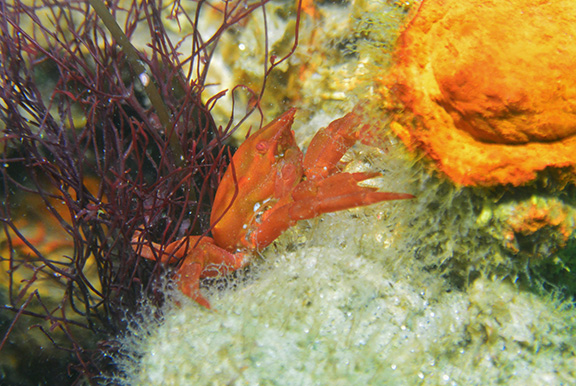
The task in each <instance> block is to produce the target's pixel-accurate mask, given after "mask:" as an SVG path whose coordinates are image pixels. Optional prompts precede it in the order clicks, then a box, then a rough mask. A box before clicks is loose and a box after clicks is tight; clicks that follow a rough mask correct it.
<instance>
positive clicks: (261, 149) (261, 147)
mask: <svg viewBox="0 0 576 386" xmlns="http://www.w3.org/2000/svg"><path fill="white" fill-rule="evenodd" d="M267 150H268V142H267V141H262V142H258V144H257V145H256V151H257V152H258V153H262V154H263V153H266V151H267Z"/></svg>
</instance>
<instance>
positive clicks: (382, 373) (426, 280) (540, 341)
mask: <svg viewBox="0 0 576 386" xmlns="http://www.w3.org/2000/svg"><path fill="white" fill-rule="evenodd" d="M399 154H400V153H395V151H394V150H393V149H388V152H387V153H386V155H387V157H388V158H387V159H388V162H387V172H386V173H385V176H384V178H383V179H382V181H381V182H382V186H386V187H387V189H386V190H393V191H410V192H413V193H416V194H417V199H415V200H411V201H396V202H388V203H381V204H378V205H374V206H371V207H369V208H363V209H357V210H351V211H346V212H342V213H336V214H328V215H324V216H322V217H321V218H317V219H315V220H312V221H307V222H302V223H300V224H299V226H298V227H297V228H296V229H293V230H292V231H290V232H288V233H287V234H285V235H283V236H282V237H281V238H280V239H279V240H278V241H277V242H276V243H275V244H273V245H272V246H270V247H269V248H267V249H266V251H265V252H264V256H263V259H261V260H257V261H255V262H254V264H253V265H252V267H251V269H250V270H249V271H246V272H243V273H242V274H240V275H239V276H238V277H236V279H234V281H233V283H230V284H233V285H230V286H229V289H226V290H224V291H221V292H214V293H213V294H212V296H210V301H211V303H212V305H213V307H214V310H206V309H204V308H202V307H199V306H197V305H196V304H193V303H191V302H189V301H187V300H186V299H180V298H179V297H178V296H179V295H177V294H174V295H173V296H174V299H179V300H180V301H181V302H182V306H181V307H175V306H167V308H166V309H165V310H164V316H163V320H162V321H161V322H158V321H155V319H153V318H150V320H148V321H147V322H146V323H140V324H138V325H136V326H135V328H134V329H133V334H132V335H130V336H128V337H127V338H126V340H125V346H124V349H125V350H126V352H127V353H128V354H129V355H128V357H127V358H128V359H126V358H125V359H124V360H122V361H119V362H118V363H119V364H120V365H121V366H122V369H123V370H124V376H123V378H122V379H121V381H122V382H123V384H126V385H141V384H142V385H143V384H159V383H162V384H165V385H182V384H195V385H204V384H231V385H257V384H264V385H294V384H297V385H316V384H330V385H333V384H334V385H350V384H386V385H405V384H424V385H443V384H496V383H502V384H518V385H524V384H562V383H563V384H572V383H574V382H576V370H575V369H576V366H575V364H576V335H575V329H576V324H575V323H574V321H575V320H576V312H575V310H574V308H573V307H572V306H570V305H569V304H567V303H561V302H560V301H558V300H557V299H555V298H554V297H552V296H550V295H544V296H542V295H538V294H535V293H532V292H530V291H525V290H523V289H521V288H518V286H517V285H516V284H515V283H514V281H513V280H510V276H508V277H506V278H504V279H502V278H499V277H497V275H495V274H494V273H493V272H491V271H490V270H489V269H484V270H478V271H476V272H477V273H476V276H475V277H474V279H470V281H469V283H456V281H454V280H452V276H450V275H448V276H447V275H446V272H447V271H446V270H442V269H440V267H439V266H434V265H433V264H430V263H431V262H434V261H436V262H438V261H440V262H442V261H444V260H446V261H452V262H454V261H456V262H459V264H461V265H465V264H466V260H465V256H469V259H468V260H469V261H473V262H478V264H480V260H481V259H482V258H483V257H485V256H488V257H490V253H491V252H490V251H488V250H487V249H486V250H485V249H481V248H480V244H479V241H478V240H482V239H481V238H480V239H476V237H480V236H477V235H482V236H481V237H486V240H489V237H488V236H486V235H484V234H483V233H482V231H481V228H479V225H478V223H477V213H478V211H477V209H479V208H477V207H476V206H475V203H476V201H475V199H473V198H471V193H470V192H465V191H457V190H450V189H448V188H447V187H446V188H445V189H447V190H445V191H442V190H441V189H442V187H441V186H440V188H439V189H438V190H437V191H436V192H433V191H431V190H428V191H427V192H423V191H422V190H419V189H418V187H420V188H422V187H426V186H429V185H428V184H432V183H434V184H438V181H437V180H434V179H427V178H428V177H425V176H426V174H424V173H423V174H419V173H420V172H415V170H418V168H406V159H405V158H404V159H403V158H401V157H399ZM373 157H374V156H373V155H370V156H368V154H364V153H362V151H360V153H359V154H356V156H355V157H354V159H355V161H353V162H351V163H350V164H349V165H348V167H349V168H355V167H357V165H356V164H358V163H362V160H363V159H368V158H373ZM402 165H403V166H402ZM430 178H432V177H430ZM410 181H412V182H410ZM422 200H428V201H422ZM463 203H468V204H467V205H468V206H466V205H462V204H463ZM456 204H459V205H456ZM431 208H432V209H433V208H436V210H437V211H436V212H435V211H431V210H430V209H431ZM422 210H424V212H422ZM425 213H428V215H427V216H425V215H424V214H425ZM435 216H443V217H442V218H435ZM470 229H471V230H470ZM424 230H427V231H426V232H424ZM455 230H459V231H460V232H462V234H460V235H458V234H457V233H455V232H454V231H455ZM417 231H420V232H422V237H421V238H417V237H416V233H415V232H417ZM471 236H474V238H471ZM434 237H436V238H434ZM428 239H431V240H428ZM474 243H478V244H477V245H478V247H477V248H475V249H468V254H467V255H466V254H465V251H466V249H465V248H466V247H467V246H470V245H476V244H474ZM486 248H488V247H486ZM455 253H456V255H458V256H457V258H454V255H455ZM501 258H502V260H506V259H507V257H506V256H504V255H502V256H501ZM450 264H454V263H450ZM230 280H232V279H230ZM129 358H137V359H132V360H130V359H129Z"/></svg>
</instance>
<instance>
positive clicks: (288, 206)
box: [250, 173, 414, 248]
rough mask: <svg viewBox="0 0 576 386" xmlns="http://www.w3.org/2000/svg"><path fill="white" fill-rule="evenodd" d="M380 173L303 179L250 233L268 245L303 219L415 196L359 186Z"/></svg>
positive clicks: (266, 213) (254, 241)
mask: <svg viewBox="0 0 576 386" xmlns="http://www.w3.org/2000/svg"><path fill="white" fill-rule="evenodd" d="M378 175H379V173H339V174H334V175H332V176H330V177H328V178H326V179H323V180H320V181H310V180H306V181H302V182H301V183H300V184H298V185H297V186H296V188H295V189H294V191H293V192H292V194H291V196H290V197H289V198H285V199H284V200H281V201H279V202H278V203H277V205H276V206H275V207H274V208H272V209H270V210H268V211H267V212H265V213H264V215H263V216H262V219H261V222H260V224H259V225H258V227H257V228H256V230H254V232H252V234H251V235H250V238H251V241H252V242H253V243H254V244H255V245H256V246H258V247H259V248H264V247H266V246H268V245H269V244H270V243H271V242H272V241H274V240H275V239H276V238H277V237H278V236H280V234H282V232H284V231H285V230H286V229H288V228H290V227H291V226H293V225H294V224H296V222H297V221H299V220H307V219H311V218H314V217H316V216H319V215H320V214H322V213H330V212H338V211H341V210H346V209H351V208H356V207H359V206H366V205H371V204H375V203H378V202H382V201H390V200H404V199H410V198H414V196H413V195H411V194H407V193H392V192H378V191H377V189H376V188H372V187H365V186H358V182H361V181H364V180H367V179H369V178H373V177H376V176H378Z"/></svg>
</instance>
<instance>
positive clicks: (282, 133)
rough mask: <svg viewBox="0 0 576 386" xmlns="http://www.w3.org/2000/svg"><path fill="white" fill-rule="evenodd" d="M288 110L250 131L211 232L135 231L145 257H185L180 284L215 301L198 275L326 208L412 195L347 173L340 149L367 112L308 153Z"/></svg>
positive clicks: (329, 131) (228, 175) (220, 194)
mask: <svg viewBox="0 0 576 386" xmlns="http://www.w3.org/2000/svg"><path fill="white" fill-rule="evenodd" d="M295 113H296V110H295V109H290V110H288V111H287V112H285V113H284V114H282V115H281V116H280V117H278V118H276V119H275V120H273V121H272V122H271V123H269V124H268V125H266V126H265V127H263V128H262V129H260V130H259V131H257V132H256V133H254V134H253V135H251V136H250V137H249V138H247V139H246V140H245V141H244V143H243V144H242V145H241V146H240V147H239V148H238V150H237V151H236V153H234V156H233V157H232V161H231V162H230V165H229V167H228V169H227V170H226V172H225V173H224V176H223V177H222V180H221V182H220V184H219V186H218V189H217V191H216V195H215V198H214V205H213V208H212V212H211V216H210V223H211V224H212V228H211V232H212V237H208V236H188V237H185V238H183V239H180V240H177V241H174V242H172V243H170V244H168V245H166V246H162V245H159V244H156V243H153V242H150V241H147V240H145V239H144V236H143V233H141V232H139V231H137V232H136V233H135V234H134V237H133V244H132V245H133V248H134V250H135V251H136V253H137V254H139V255H140V256H141V257H144V258H146V259H151V260H157V259H160V261H161V262H162V263H165V264H174V263H177V262H180V261H181V265H180V268H179V269H178V271H177V272H176V274H177V277H178V280H179V282H178V287H179V289H180V290H181V291H182V292H183V293H184V294H185V295H187V296H188V297H190V298H192V299H193V300H194V301H196V302H197V303H198V304H200V305H202V306H204V307H206V308H210V303H209V302H208V300H206V298H204V296H202V294H201V292H200V280H201V279H203V278H207V277H213V276H218V275H222V274H226V273H228V272H231V271H234V270H238V269H240V268H242V267H244V266H245V265H246V264H248V263H249V262H250V260H251V257H252V256H254V255H255V254H256V251H258V250H261V249H263V248H265V247H267V246H268V245H270V244H271V243H272V242H273V241H274V240H275V239H276V238H277V237H278V236H280V234H281V233H282V232H284V231H285V230H286V229H288V228H289V227H291V226H293V225H295V224H296V222H298V221H300V220H305V219H311V218H314V217H316V216H319V215H320V214H323V213H328V212H336V211H340V210H345V209H350V208H355V207H360V206H366V205H370V204H375V203H378V202H381V201H387V200H400V199H408V198H413V196H412V195H411V194H406V193H392V192H380V191H377V189H376V188H373V187H366V186H359V185H358V183H359V182H361V181H364V180H367V179H370V178H374V177H377V176H379V175H380V174H379V173H377V172H370V173H367V172H360V173H344V172H341V171H340V169H339V166H340V165H339V164H340V160H341V158H342V156H343V155H344V153H346V151H347V150H348V149H349V148H350V147H351V146H352V145H353V144H354V143H355V142H356V141H357V140H358V136H359V130H357V128H358V126H360V124H361V119H360V117H359V115H358V114H356V113H354V112H352V113H349V114H347V115H345V116H344V117H342V118H340V119H337V120H335V121H333V122H332V123H330V124H329V125H328V127H326V128H324V129H322V130H320V131H319V132H318V133H317V134H316V135H315V136H314V137H313V139H312V141H311V143H310V145H309V147H308V150H307V152H306V155H305V156H303V154H302V151H301V150H300V149H299V147H298V145H297V144H296V141H295V138H294V133H293V132H292V130H291V127H292V123H293V121H294V114H295Z"/></svg>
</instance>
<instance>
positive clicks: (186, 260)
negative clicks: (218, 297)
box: [132, 232, 246, 308]
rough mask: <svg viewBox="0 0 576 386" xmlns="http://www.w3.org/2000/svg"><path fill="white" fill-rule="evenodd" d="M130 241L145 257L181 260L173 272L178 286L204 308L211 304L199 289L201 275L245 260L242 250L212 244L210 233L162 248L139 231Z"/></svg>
mask: <svg viewBox="0 0 576 386" xmlns="http://www.w3.org/2000/svg"><path fill="white" fill-rule="evenodd" d="M132 241H133V243H132V248H133V249H134V250H135V251H136V252H137V253H138V255H140V256H142V257H144V258H146V259H149V260H157V259H158V258H160V261H161V262H162V263H175V262H176V261H178V260H182V265H181V266H180V268H179V269H178V271H177V273H176V274H177V275H178V276H179V277H180V279H179V280H178V289H179V290H180V291H182V293H183V294H184V295H186V296H188V297H190V298H192V300H194V301H195V302H197V303H198V304H200V305H202V306H204V307H206V308H210V303H209V302H208V300H206V298H204V296H202V294H201V292H200V279H203V278H206V277H216V276H224V275H227V274H228V273H230V272H232V271H235V270H237V269H240V268H242V267H243V266H244V265H245V263H246V262H245V257H246V256H245V255H244V254H243V253H230V252H228V251H226V250H225V249H222V248H220V247H218V246H217V245H215V244H214V240H213V239H212V238H211V237H201V236H189V237H186V238H184V239H181V240H177V241H174V242H173V243H170V244H168V245H167V246H166V247H165V248H164V249H163V248H162V247H161V246H160V245H159V244H157V243H153V242H147V241H146V242H145V241H144V239H143V237H142V236H141V233H140V232H136V233H135V234H134V237H133V238H132Z"/></svg>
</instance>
